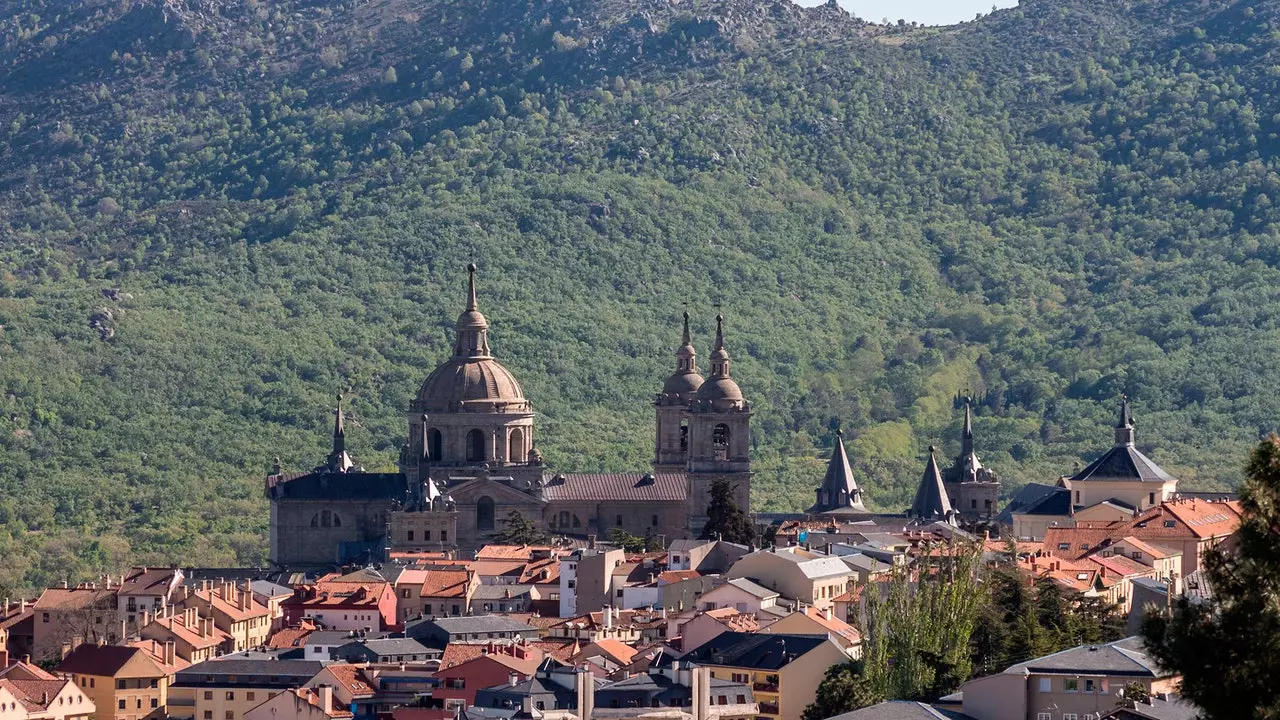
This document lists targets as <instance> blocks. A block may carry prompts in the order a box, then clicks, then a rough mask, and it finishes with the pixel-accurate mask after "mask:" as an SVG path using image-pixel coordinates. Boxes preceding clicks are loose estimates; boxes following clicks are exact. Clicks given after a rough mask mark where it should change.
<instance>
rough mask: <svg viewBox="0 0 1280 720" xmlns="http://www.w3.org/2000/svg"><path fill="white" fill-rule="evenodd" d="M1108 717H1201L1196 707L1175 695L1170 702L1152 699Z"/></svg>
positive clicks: (1174, 719) (1168, 719)
mask: <svg viewBox="0 0 1280 720" xmlns="http://www.w3.org/2000/svg"><path fill="white" fill-rule="evenodd" d="M1106 717H1108V718H1117V719H1118V720H1130V719H1131V718H1143V719H1144V720H1196V718H1197V717H1199V711H1198V710H1197V709H1196V706H1194V705H1192V704H1191V703H1189V702H1187V701H1186V700H1183V699H1182V698H1180V697H1178V696H1177V695H1174V696H1172V697H1170V698H1169V699H1168V700H1162V699H1160V698H1159V697H1152V698H1151V699H1150V700H1149V701H1147V702H1145V703H1136V704H1135V705H1134V706H1133V707H1131V708H1123V709H1120V710H1116V711H1114V714H1108V715H1107V716H1106Z"/></svg>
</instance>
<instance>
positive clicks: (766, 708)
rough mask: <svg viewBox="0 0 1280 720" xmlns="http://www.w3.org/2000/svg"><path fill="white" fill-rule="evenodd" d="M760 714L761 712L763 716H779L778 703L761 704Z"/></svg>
mask: <svg viewBox="0 0 1280 720" xmlns="http://www.w3.org/2000/svg"><path fill="white" fill-rule="evenodd" d="M759 712H760V714H761V715H777V714H778V712H779V711H778V703H776V702H762V703H760V711H759Z"/></svg>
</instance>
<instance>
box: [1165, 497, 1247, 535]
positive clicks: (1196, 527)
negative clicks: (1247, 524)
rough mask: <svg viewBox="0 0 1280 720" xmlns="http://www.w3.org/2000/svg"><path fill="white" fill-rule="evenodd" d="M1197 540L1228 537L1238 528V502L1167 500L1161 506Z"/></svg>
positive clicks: (1192, 499)
mask: <svg viewBox="0 0 1280 720" xmlns="http://www.w3.org/2000/svg"><path fill="white" fill-rule="evenodd" d="M1161 507H1162V508H1164V510H1165V511H1167V512H1168V513H1169V514H1170V515H1173V516H1174V517H1175V518H1177V519H1178V520H1180V521H1182V523H1183V524H1184V525H1186V526H1187V527H1188V528H1190V530H1191V532H1192V533H1193V534H1194V535H1195V536H1196V537H1198V538H1212V537H1222V536H1224V535H1230V534H1231V533H1234V532H1235V531H1236V530H1238V529H1239V528H1240V503H1239V502H1225V503H1224V502H1205V501H1203V500H1197V499H1194V498H1191V499H1181V500H1168V501H1166V502H1164V503H1162V504H1161Z"/></svg>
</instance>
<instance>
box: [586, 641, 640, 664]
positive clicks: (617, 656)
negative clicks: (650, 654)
mask: <svg viewBox="0 0 1280 720" xmlns="http://www.w3.org/2000/svg"><path fill="white" fill-rule="evenodd" d="M593 653H594V654H593ZM600 653H604V654H605V655H606V656H608V657H609V659H611V660H613V661H615V662H617V663H618V664H620V665H626V664H627V663H629V662H631V658H633V657H635V654H636V651H635V648H633V647H631V646H630V645H627V644H626V643H624V642H622V641H621V640H615V639H613V638H604V639H601V640H596V641H595V642H593V643H591V644H589V645H587V646H586V647H584V648H582V650H580V651H579V652H578V654H577V655H575V656H574V662H575V663H577V662H580V661H582V660H586V659H587V658H591V657H595V656H596V655H598V654H600Z"/></svg>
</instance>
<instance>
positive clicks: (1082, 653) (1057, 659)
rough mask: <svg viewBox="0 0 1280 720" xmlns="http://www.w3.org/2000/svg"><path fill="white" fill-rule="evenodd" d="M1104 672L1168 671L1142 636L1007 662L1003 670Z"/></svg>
mask: <svg viewBox="0 0 1280 720" xmlns="http://www.w3.org/2000/svg"><path fill="white" fill-rule="evenodd" d="M1023 671H1027V672H1032V673H1042V674H1071V673H1080V674H1099V675H1101V674H1105V675H1127V676H1132V677H1143V678H1161V677H1165V676H1167V675H1168V673H1165V672H1163V671H1162V670H1160V668H1158V667H1157V666H1156V663H1155V660H1154V659H1153V658H1150V657H1148V656H1147V653H1146V650H1144V649H1143V647H1142V638H1140V637H1138V636H1136V635H1135V636H1133V637H1127V638H1125V639H1123V640H1117V641H1115V642H1111V643H1107V644H1105V645H1078V646H1076V647H1073V648H1069V649H1067V650H1063V651H1062V652H1056V653H1053V654H1052V655H1045V656H1044V657H1040V658H1035V659H1033V660H1028V661H1026V662H1023V663H1018V664H1017V665H1013V666H1010V667H1009V668H1008V669H1007V670H1005V672H1006V673H1022V672H1023Z"/></svg>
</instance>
